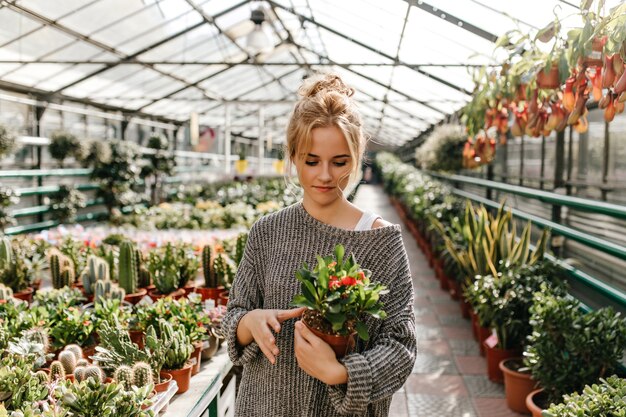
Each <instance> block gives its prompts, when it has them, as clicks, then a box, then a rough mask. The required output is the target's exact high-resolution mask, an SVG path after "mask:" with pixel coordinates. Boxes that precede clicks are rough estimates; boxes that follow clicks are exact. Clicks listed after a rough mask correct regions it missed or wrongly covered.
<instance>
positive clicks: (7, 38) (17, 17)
mask: <svg viewBox="0 0 626 417" xmlns="http://www.w3.org/2000/svg"><path fill="white" fill-rule="evenodd" d="M38 27H42V25H40V24H39V23H37V22H35V21H33V20H32V19H29V18H27V17H25V16H23V15H21V14H19V13H17V12H14V11H13V10H11V9H9V8H8V7H3V8H0V46H4V45H5V44H6V43H8V42H11V41H12V40H14V39H15V38H17V37H18V36H21V35H23V34H24V33H27V32H30V31H31V30H35V29H36V28H38Z"/></svg>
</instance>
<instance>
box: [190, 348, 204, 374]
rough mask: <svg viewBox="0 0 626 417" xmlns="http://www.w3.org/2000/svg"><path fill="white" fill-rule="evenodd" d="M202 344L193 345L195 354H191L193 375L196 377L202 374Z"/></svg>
mask: <svg viewBox="0 0 626 417" xmlns="http://www.w3.org/2000/svg"><path fill="white" fill-rule="evenodd" d="M202 346H203V343H202V342H195V343H194V344H193V353H192V354H191V363H192V364H193V366H192V367H191V375H195V374H197V373H198V372H200V360H201V359H202V358H201V356H202Z"/></svg>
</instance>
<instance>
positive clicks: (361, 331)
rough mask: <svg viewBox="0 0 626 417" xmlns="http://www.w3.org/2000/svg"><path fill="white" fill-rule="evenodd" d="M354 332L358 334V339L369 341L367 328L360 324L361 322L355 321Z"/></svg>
mask: <svg viewBox="0 0 626 417" xmlns="http://www.w3.org/2000/svg"><path fill="white" fill-rule="evenodd" d="M356 332H357V333H358V335H359V337H360V338H361V339H363V340H369V339H370V335H369V332H368V331H367V326H366V325H365V323H363V322H361V321H357V322H356Z"/></svg>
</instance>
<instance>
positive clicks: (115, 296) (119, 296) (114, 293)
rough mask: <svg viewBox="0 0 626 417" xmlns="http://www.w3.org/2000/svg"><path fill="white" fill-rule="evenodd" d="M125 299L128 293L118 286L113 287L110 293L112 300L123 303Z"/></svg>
mask: <svg viewBox="0 0 626 417" xmlns="http://www.w3.org/2000/svg"><path fill="white" fill-rule="evenodd" d="M124 297H126V291H124V288H121V287H119V286H118V285H113V286H112V287H111V292H110V293H109V298H110V299H112V300H120V301H123V300H124Z"/></svg>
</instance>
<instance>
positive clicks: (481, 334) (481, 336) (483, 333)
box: [476, 316, 491, 356]
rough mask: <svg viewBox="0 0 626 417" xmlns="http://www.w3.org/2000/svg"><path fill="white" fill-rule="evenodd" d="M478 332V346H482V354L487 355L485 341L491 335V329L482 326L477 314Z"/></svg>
mask: <svg viewBox="0 0 626 417" xmlns="http://www.w3.org/2000/svg"><path fill="white" fill-rule="evenodd" d="M476 334H477V336H478V339H477V340H478V346H479V348H480V356H485V345H484V344H483V342H484V341H485V340H487V338H488V337H489V336H491V329H490V328H489V327H482V326H481V325H480V322H479V321H478V316H476Z"/></svg>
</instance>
